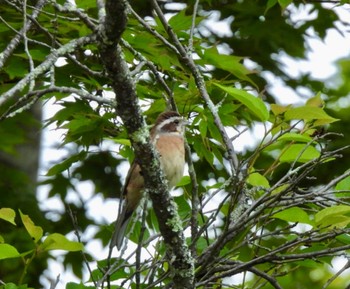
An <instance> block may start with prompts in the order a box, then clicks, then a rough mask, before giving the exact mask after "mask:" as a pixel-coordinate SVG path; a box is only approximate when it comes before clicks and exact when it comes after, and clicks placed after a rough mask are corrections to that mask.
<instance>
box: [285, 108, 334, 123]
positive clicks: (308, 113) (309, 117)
mask: <svg viewBox="0 0 350 289" xmlns="http://www.w3.org/2000/svg"><path fill="white" fill-rule="evenodd" d="M284 116H285V119H286V120H293V119H300V120H305V121H315V120H318V125H322V124H328V123H332V122H335V121H338V119H336V118H333V117H331V116H329V115H328V114H327V113H326V112H325V111H324V110H323V109H322V108H320V107H313V106H307V105H306V106H300V107H294V108H290V109H289V110H287V111H286V113H285V115H284Z"/></svg>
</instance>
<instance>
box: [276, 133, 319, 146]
mask: <svg viewBox="0 0 350 289" xmlns="http://www.w3.org/2000/svg"><path fill="white" fill-rule="evenodd" d="M278 140H282V141H295V142H306V143H308V142H310V141H311V140H312V138H311V137H309V136H308V135H305V134H304V135H303V134H299V133H293V132H288V133H285V134H283V135H281V136H280V137H279V138H278Z"/></svg>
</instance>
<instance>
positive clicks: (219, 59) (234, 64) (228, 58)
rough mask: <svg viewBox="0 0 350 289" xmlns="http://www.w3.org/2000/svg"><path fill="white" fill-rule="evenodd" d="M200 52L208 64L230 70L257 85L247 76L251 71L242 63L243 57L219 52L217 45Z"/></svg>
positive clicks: (240, 77)
mask: <svg viewBox="0 0 350 289" xmlns="http://www.w3.org/2000/svg"><path fill="white" fill-rule="evenodd" d="M198 54H199V55H200V56H202V58H203V59H204V60H207V61H208V63H206V64H212V65H214V66H215V67H217V68H220V69H223V70H225V71H228V72H230V73H232V74H233V75H234V76H236V77H237V78H239V79H242V80H246V81H248V82H250V83H251V84H252V85H254V86H256V85H255V83H254V82H253V81H252V80H251V79H250V78H249V77H248V76H247V74H249V73H250V71H249V70H248V69H247V68H246V67H245V66H244V65H243V64H242V63H241V62H242V59H243V58H242V57H237V56H234V55H226V54H219V52H218V50H217V49H216V48H215V47H212V48H209V49H206V50H205V51H204V54H201V52H198Z"/></svg>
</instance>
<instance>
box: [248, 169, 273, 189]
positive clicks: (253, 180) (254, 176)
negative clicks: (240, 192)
mask: <svg viewBox="0 0 350 289" xmlns="http://www.w3.org/2000/svg"><path fill="white" fill-rule="evenodd" d="M247 182H248V183H249V184H251V185H252V186H257V187H264V188H269V187H270V184H269V181H268V180H267V179H266V178H265V177H264V176H263V175H262V174H260V173H257V172H253V173H251V174H249V176H248V179H247Z"/></svg>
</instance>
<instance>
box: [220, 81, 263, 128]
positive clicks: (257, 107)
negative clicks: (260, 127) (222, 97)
mask: <svg viewBox="0 0 350 289" xmlns="http://www.w3.org/2000/svg"><path fill="white" fill-rule="evenodd" d="M214 84H215V85H216V86H217V87H219V88H221V89H222V90H223V91H225V92H227V93H228V94H229V95H230V96H232V97H233V98H234V99H235V100H237V101H239V102H240V103H242V104H243V105H244V106H246V107H247V109H248V110H249V111H251V112H252V113H253V114H254V115H255V116H256V117H257V118H259V119H260V120H261V121H267V120H268V119H269V111H268V110H267V107H266V105H265V103H264V102H263V101H262V100H261V99H260V98H258V97H255V96H254V95H252V94H250V93H248V92H246V91H245V90H242V89H238V88H235V87H230V86H224V85H221V84H218V83H214Z"/></svg>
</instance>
